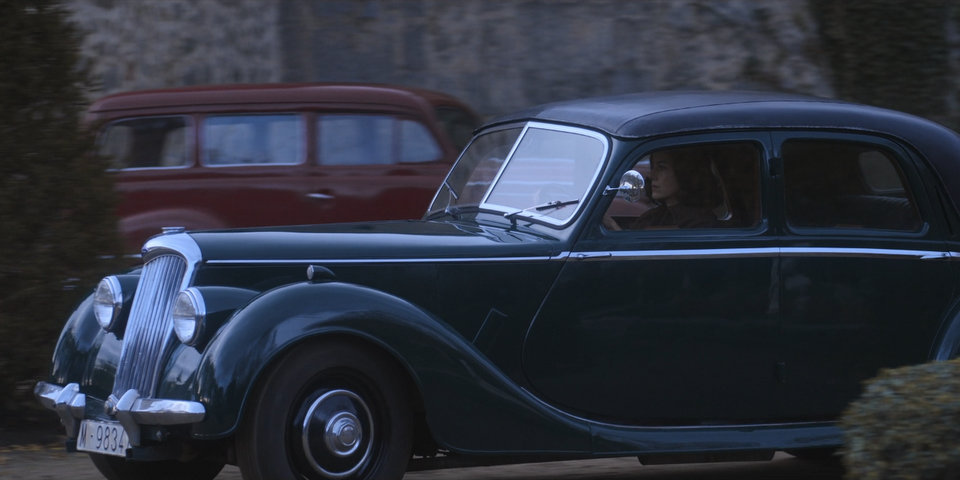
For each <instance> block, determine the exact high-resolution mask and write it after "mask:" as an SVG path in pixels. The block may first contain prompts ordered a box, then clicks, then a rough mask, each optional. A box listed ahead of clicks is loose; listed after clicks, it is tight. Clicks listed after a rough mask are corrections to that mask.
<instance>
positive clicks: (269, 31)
mask: <svg viewBox="0 0 960 480" xmlns="http://www.w3.org/2000/svg"><path fill="white" fill-rule="evenodd" d="M818 1H819V0H807V1H797V0H765V1H762V2H761V1H756V0H644V1H632V0H630V1H628V0H549V1H548V0H482V1H481V0H456V1H454V0H231V1H228V0H141V1H136V2H134V1H126V0H65V2H66V4H67V5H68V6H69V7H70V8H72V9H73V11H74V12H75V16H74V18H75V21H76V22H77V23H78V24H79V25H80V27H81V29H82V30H84V31H86V32H88V36H87V39H86V43H85V45H84V46H83V50H84V52H85V53H86V54H87V56H88V57H89V59H90V61H91V67H92V69H93V71H94V73H95V76H96V78H97V79H98V80H99V81H100V82H101V84H102V89H101V90H100V91H99V92H97V93H98V94H103V93H112V92H116V91H125V90H133V89H141V88H152V87H168V86H177V85H190V84H204V83H231V82H274V81H291V82H301V81H356V82H381V83H398V84H405V85H415V86H422V87H427V88H433V89H437V90H442V91H446V92H449V93H451V94H453V95H456V96H458V97H461V98H463V99H464V100H466V101H467V102H469V103H471V104H472V105H474V106H475V108H477V110H478V111H480V112H481V113H483V114H485V115H495V114H499V113H503V112H506V111H509V110H513V109H516V108H520V107H524V106H528V105H532V104H536V103H542V102H548V101H554V100H561V99H568V98H576V97H584V96H596V95H605V94H615V93H623V92H633V91H643V90H655V89H657V90H659V89H681V88H698V89H703V88H707V89H734V88H736V89H768V90H779V91H789V92H800V93H808V94H813V95H819V96H827V97H831V96H843V95H842V94H839V93H838V92H837V91H836V87H835V86H836V85H838V84H837V82H836V78H838V76H837V75H836V74H835V73H834V70H835V69H836V68H838V65H841V64H842V59H841V63H839V64H838V61H837V58H838V57H837V56H833V57H831V56H830V55H828V54H826V53H825V52H824V44H825V43H824V40H823V39H824V33H823V30H822V27H823V25H821V23H822V20H823V19H822V17H820V18H819V19H818V18H817V16H816V12H818V11H823V9H822V8H821V9H820V10H817V9H816V8H811V5H816V4H817V2H818ZM877 1H882V2H887V3H889V2H896V1H897V0H877ZM926 1H927V0H917V2H919V3H917V2H908V3H905V4H904V5H920V4H923V3H924V2H926ZM820 3H821V4H822V3H823V2H820ZM828 3H829V2H828ZM928 3H929V2H928ZM838 8H845V7H842V6H841V7H838ZM951 8H952V7H951ZM831 15H834V16H835V13H831ZM841 26H842V25H841ZM953 37H956V35H953ZM954 51H955V50H954ZM852 54H853V55H856V51H853V52H852ZM954 57H955V56H952V57H950V58H954ZM953 63H956V62H953ZM951 68H953V67H951ZM954 69H955V68H954ZM954 77H956V75H954ZM951 78H952V77H951ZM955 87H956V85H951V86H950V89H953V90H956V88H955ZM930 95H932V96H933V98H934V99H939V98H944V99H946V98H955V97H956V95H951V94H950V93H949V92H930ZM858 100H860V101H866V102H867V103H876V104H883V102H882V101H880V100H878V101H876V102H871V101H870V99H867V100H864V99H858ZM937 101H939V100H937ZM954 110H955V108H954ZM917 113H921V114H922V113H923V112H917ZM950 115H954V116H956V113H955V112H954V113H950V114H948V115H946V116H947V117H949V116H950Z"/></svg>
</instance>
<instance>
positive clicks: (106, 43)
mask: <svg viewBox="0 0 960 480" xmlns="http://www.w3.org/2000/svg"><path fill="white" fill-rule="evenodd" d="M64 4H65V5H66V6H67V7H68V8H70V9H71V10H72V11H73V18H74V21H75V22H76V23H77V25H78V27H80V30H81V31H83V32H84V33H85V34H86V39H85V43H84V45H83V48H82V51H83V53H84V55H85V57H86V58H87V59H88V60H89V62H90V65H89V66H90V67H91V70H92V72H93V74H94V80H95V81H96V82H97V84H98V85H97V86H98V91H97V94H98V95H99V94H107V93H114V92H121V91H128V90H140V89H145V88H162V87H172V86H181V85H197V84H206V83H237V82H274V81H277V80H279V79H280V78H281V77H282V71H283V65H282V61H283V58H282V56H281V54H280V53H281V44H280V38H279V36H278V34H277V32H278V31H279V26H278V24H277V12H278V9H277V5H278V1H276V0H270V1H266V2H264V1H260V0H229V1H222V2H221V1H217V0H144V1H131V0H65V2H64Z"/></svg>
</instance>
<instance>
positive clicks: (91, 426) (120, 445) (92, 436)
mask: <svg viewBox="0 0 960 480" xmlns="http://www.w3.org/2000/svg"><path fill="white" fill-rule="evenodd" d="M129 446H130V442H129V440H127V432H125V431H123V425H120V424H119V423H117V422H101V421H99V420H84V421H83V422H81V423H80V434H79V435H77V450H80V451H84V452H93V453H102V454H104V455H115V456H118V457H125V456H126V455H127V447H129Z"/></svg>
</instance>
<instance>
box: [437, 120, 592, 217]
mask: <svg viewBox="0 0 960 480" xmlns="http://www.w3.org/2000/svg"><path fill="white" fill-rule="evenodd" d="M531 129H538V130H550V131H556V132H565V133H571V134H575V135H582V136H585V137H589V138H593V139H596V140H599V141H600V143H601V145H603V150H602V151H601V153H600V158H599V161H598V162H597V166H596V168H595V169H594V172H593V175H592V177H591V179H590V181H588V182H587V183H586V185H587V188H585V189H584V190H583V192H581V196H580V197H579V202H578V203H577V204H576V208H575V209H574V210H573V212H572V213H571V214H570V215H568V216H567V217H566V218H564V219H556V218H553V217H551V216H548V215H540V214H537V213H536V212H533V211H529V210H520V212H522V214H523V216H522V217H521V218H524V219H526V220H533V221H536V222H539V223H545V224H548V225H550V226H554V227H558V228H563V227H566V226H567V225H570V224H571V223H573V221H574V220H575V219H576V218H577V217H578V216H579V215H580V213H581V212H582V211H583V209H584V208H585V206H586V204H587V203H590V200H591V193H592V192H594V191H595V190H596V188H595V187H596V184H597V180H598V179H599V177H600V173H601V172H602V171H603V169H604V168H605V167H606V164H607V161H608V160H607V159H608V157H609V155H610V150H611V147H610V139H609V138H607V136H606V135H603V134H602V133H600V132H597V131H594V130H588V129H586V128H580V127H571V126H566V125H556V124H552V123H544V122H526V123H525V124H523V130H522V131H521V132H520V135H519V136H518V137H517V140H516V141H515V142H514V143H513V147H512V148H510V153H509V154H507V158H506V159H504V161H503V164H501V165H500V170H499V171H498V172H497V174H496V175H495V176H494V178H493V180H492V181H491V182H490V186H489V187H487V191H486V192H485V193H484V194H483V198H482V199H481V200H480V204H479V208H480V210H484V211H488V212H495V213H500V214H504V215H506V214H511V213H514V212H517V211H518V209H516V208H511V207H507V206H505V205H498V204H494V203H489V202H488V200H489V198H490V194H491V193H493V191H494V190H495V189H496V187H497V184H498V183H499V182H500V179H501V178H502V177H503V174H504V172H505V171H506V169H507V166H508V165H509V164H510V162H511V161H513V158H514V155H515V154H516V152H517V148H518V147H519V146H520V144H521V143H522V142H523V139H524V138H525V137H526V136H527V133H528V132H529V131H530V130H531ZM468 148H469V146H468ZM431 204H432V203H431ZM534 206H535V205H531V207H534Z"/></svg>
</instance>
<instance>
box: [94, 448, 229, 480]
mask: <svg viewBox="0 0 960 480" xmlns="http://www.w3.org/2000/svg"><path fill="white" fill-rule="evenodd" d="M90 460H93V464H94V466H96V467H97V470H100V473H101V474H103V476H104V477H106V478H107V479H108V480H140V479H142V480H169V479H176V480H211V479H213V478H214V477H216V476H217V474H219V473H220V470H222V469H223V462H221V461H217V460H212V459H207V458H197V459H194V460H190V461H187V462H178V461H176V460H163V461H158V462H134V461H128V460H125V459H123V458H120V457H112V456H109V455H98V454H95V453H91V454H90Z"/></svg>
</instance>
